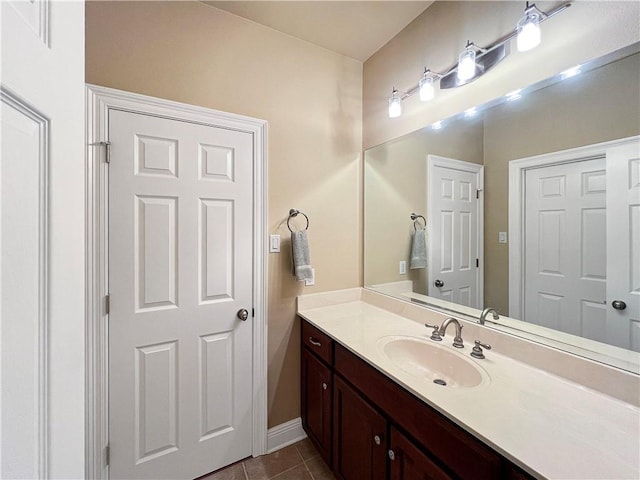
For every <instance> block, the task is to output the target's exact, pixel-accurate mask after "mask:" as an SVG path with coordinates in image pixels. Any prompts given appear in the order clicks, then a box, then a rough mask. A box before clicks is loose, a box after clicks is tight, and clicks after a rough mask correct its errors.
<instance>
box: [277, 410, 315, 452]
mask: <svg viewBox="0 0 640 480" xmlns="http://www.w3.org/2000/svg"><path fill="white" fill-rule="evenodd" d="M304 438H307V434H306V433H304V430H303V429H302V419H301V418H300V417H298V418H294V419H293V420H289V421H288V422H285V423H281V424H280V425H276V426H275V427H273V428H270V429H269V430H267V453H272V452H275V451H276V450H280V449H281V448H284V447H287V446H289V445H291V444H293V443H296V442H299V441H300V440H302V439H304Z"/></svg>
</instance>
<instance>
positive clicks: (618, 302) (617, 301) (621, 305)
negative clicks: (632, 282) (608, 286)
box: [611, 300, 627, 310]
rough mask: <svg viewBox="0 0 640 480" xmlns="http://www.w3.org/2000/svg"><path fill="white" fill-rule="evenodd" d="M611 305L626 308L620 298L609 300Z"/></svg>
mask: <svg viewBox="0 0 640 480" xmlns="http://www.w3.org/2000/svg"><path fill="white" fill-rule="evenodd" d="M611 306H612V307H613V308H615V309H616V310H624V309H625V308H627V304H626V303H624V302H623V301H622V300H614V301H613V302H611Z"/></svg>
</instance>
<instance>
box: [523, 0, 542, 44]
mask: <svg viewBox="0 0 640 480" xmlns="http://www.w3.org/2000/svg"><path fill="white" fill-rule="evenodd" d="M546 17H547V14H546V13H544V12H543V11H542V10H539V9H538V7H536V4H535V3H533V4H531V5H529V2H527V6H526V8H525V9H524V17H522V18H521V19H520V20H519V21H518V23H517V24H516V31H517V32H518V35H517V37H516V45H517V47H518V51H519V52H528V51H529V50H533V49H534V48H536V47H537V46H538V45H540V37H541V36H540V22H541V21H542V20H543V19H544V18H546Z"/></svg>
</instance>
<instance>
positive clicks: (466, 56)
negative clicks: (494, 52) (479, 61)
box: [458, 40, 486, 82]
mask: <svg viewBox="0 0 640 480" xmlns="http://www.w3.org/2000/svg"><path fill="white" fill-rule="evenodd" d="M474 47H476V45H475V44H474V43H473V42H470V41H468V40H467V46H466V47H464V50H463V51H462V52H461V53H460V55H458V80H460V81H461V82H466V81H467V80H471V79H472V78H473V77H475V76H476V73H477V72H476V70H477V68H478V66H477V65H476V51H475V50H474ZM476 48H477V47H476ZM479 50H480V51H481V52H483V53H484V52H485V51H486V50H485V49H482V48H481V49H479Z"/></svg>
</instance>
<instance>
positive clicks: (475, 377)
mask: <svg viewBox="0 0 640 480" xmlns="http://www.w3.org/2000/svg"><path fill="white" fill-rule="evenodd" d="M445 341H446V340H445ZM378 348H379V349H380V352H381V353H382V355H383V356H385V357H386V358H387V359H389V360H390V361H391V362H392V363H393V364H394V365H396V366H397V367H399V368H400V369H401V370H403V371H404V372H406V373H408V374H410V375H412V376H414V377H418V378H422V379H424V380H427V381H429V382H433V383H435V384H437V385H442V386H443V387H444V388H451V387H454V388H472V387H477V386H480V385H482V384H485V383H488V382H489V375H488V374H487V372H486V371H485V370H484V369H483V368H481V367H479V366H478V365H476V364H475V362H473V361H472V360H471V359H470V358H469V359H467V358H466V357H465V356H464V354H463V353H458V352H457V351H455V350H453V347H448V346H443V345H440V344H438V343H435V342H433V341H430V340H423V339H421V338H417V337H402V336H390V337H383V338H381V339H380V340H378ZM463 351H464V352H465V353H467V354H468V353H469V352H470V351H471V350H470V348H465V349H464V350H463Z"/></svg>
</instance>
